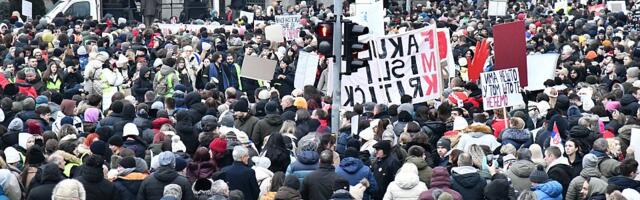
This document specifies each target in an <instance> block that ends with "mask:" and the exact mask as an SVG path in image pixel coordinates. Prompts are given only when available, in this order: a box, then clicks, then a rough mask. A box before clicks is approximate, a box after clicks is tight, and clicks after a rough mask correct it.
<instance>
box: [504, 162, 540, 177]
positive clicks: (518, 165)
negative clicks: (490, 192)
mask: <svg viewBox="0 0 640 200" xmlns="http://www.w3.org/2000/svg"><path fill="white" fill-rule="evenodd" d="M534 169H536V164H534V163H533V162H531V161H528V160H518V161H516V162H515V163H513V165H511V167H510V168H509V171H511V173H513V174H514V175H516V176H518V177H520V178H527V177H529V176H530V175H531V171H533V170H534Z"/></svg>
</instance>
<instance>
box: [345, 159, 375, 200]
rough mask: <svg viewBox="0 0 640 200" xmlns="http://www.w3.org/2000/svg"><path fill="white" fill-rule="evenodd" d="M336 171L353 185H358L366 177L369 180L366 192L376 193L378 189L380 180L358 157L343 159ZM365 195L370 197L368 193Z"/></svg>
mask: <svg viewBox="0 0 640 200" xmlns="http://www.w3.org/2000/svg"><path fill="white" fill-rule="evenodd" d="M336 173H337V174H338V175H340V177H342V178H344V179H346V180H347V181H349V185H351V186H355V185H357V184H358V183H360V181H361V180H362V179H365V178H366V179H367V181H369V187H368V188H367V190H366V191H365V192H366V194H375V193H376V192H377V190H378V182H377V181H376V178H375V176H374V175H373V172H371V169H370V168H369V167H368V166H366V165H364V163H363V162H362V160H360V159H358V158H353V157H346V158H344V159H342V161H340V165H338V167H336ZM364 196H365V197H368V195H364Z"/></svg>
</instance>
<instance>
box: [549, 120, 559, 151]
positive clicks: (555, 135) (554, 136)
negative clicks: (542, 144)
mask: <svg viewBox="0 0 640 200" xmlns="http://www.w3.org/2000/svg"><path fill="white" fill-rule="evenodd" d="M549 145H551V146H557V147H561V146H562V139H561V138H560V131H558V125H556V123H555V122H553V131H551V141H549ZM561 149H562V148H561Z"/></svg>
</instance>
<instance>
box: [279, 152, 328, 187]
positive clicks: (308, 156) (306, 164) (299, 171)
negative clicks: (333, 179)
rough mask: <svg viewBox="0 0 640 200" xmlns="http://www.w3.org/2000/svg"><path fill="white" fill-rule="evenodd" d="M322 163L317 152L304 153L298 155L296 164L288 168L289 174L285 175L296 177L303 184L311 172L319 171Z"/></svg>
mask: <svg viewBox="0 0 640 200" xmlns="http://www.w3.org/2000/svg"><path fill="white" fill-rule="evenodd" d="M319 161H320V154H318V152H316V151H302V152H300V153H298V155H296V162H294V163H291V164H290V165H289V166H288V167H287V173H286V174H285V175H287V176H289V175H294V176H296V177H298V180H299V181H300V183H301V184H302V181H303V180H304V177H306V176H307V175H309V174H310V173H311V172H313V171H315V170H317V169H318V167H319V166H320V165H319V163H320V162H319Z"/></svg>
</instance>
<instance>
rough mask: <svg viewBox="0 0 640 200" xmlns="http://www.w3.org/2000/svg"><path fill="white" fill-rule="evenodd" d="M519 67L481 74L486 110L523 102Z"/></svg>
mask: <svg viewBox="0 0 640 200" xmlns="http://www.w3.org/2000/svg"><path fill="white" fill-rule="evenodd" d="M518 76H519V75H518V68H510V69H504V70H498V71H490V72H484V73H481V74H480V81H481V83H480V84H481V85H480V86H481V89H482V100H483V101H482V105H483V107H484V110H493V109H497V108H504V107H510V106H514V105H518V104H520V103H521V102H522V95H521V94H520V80H519V78H518Z"/></svg>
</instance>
